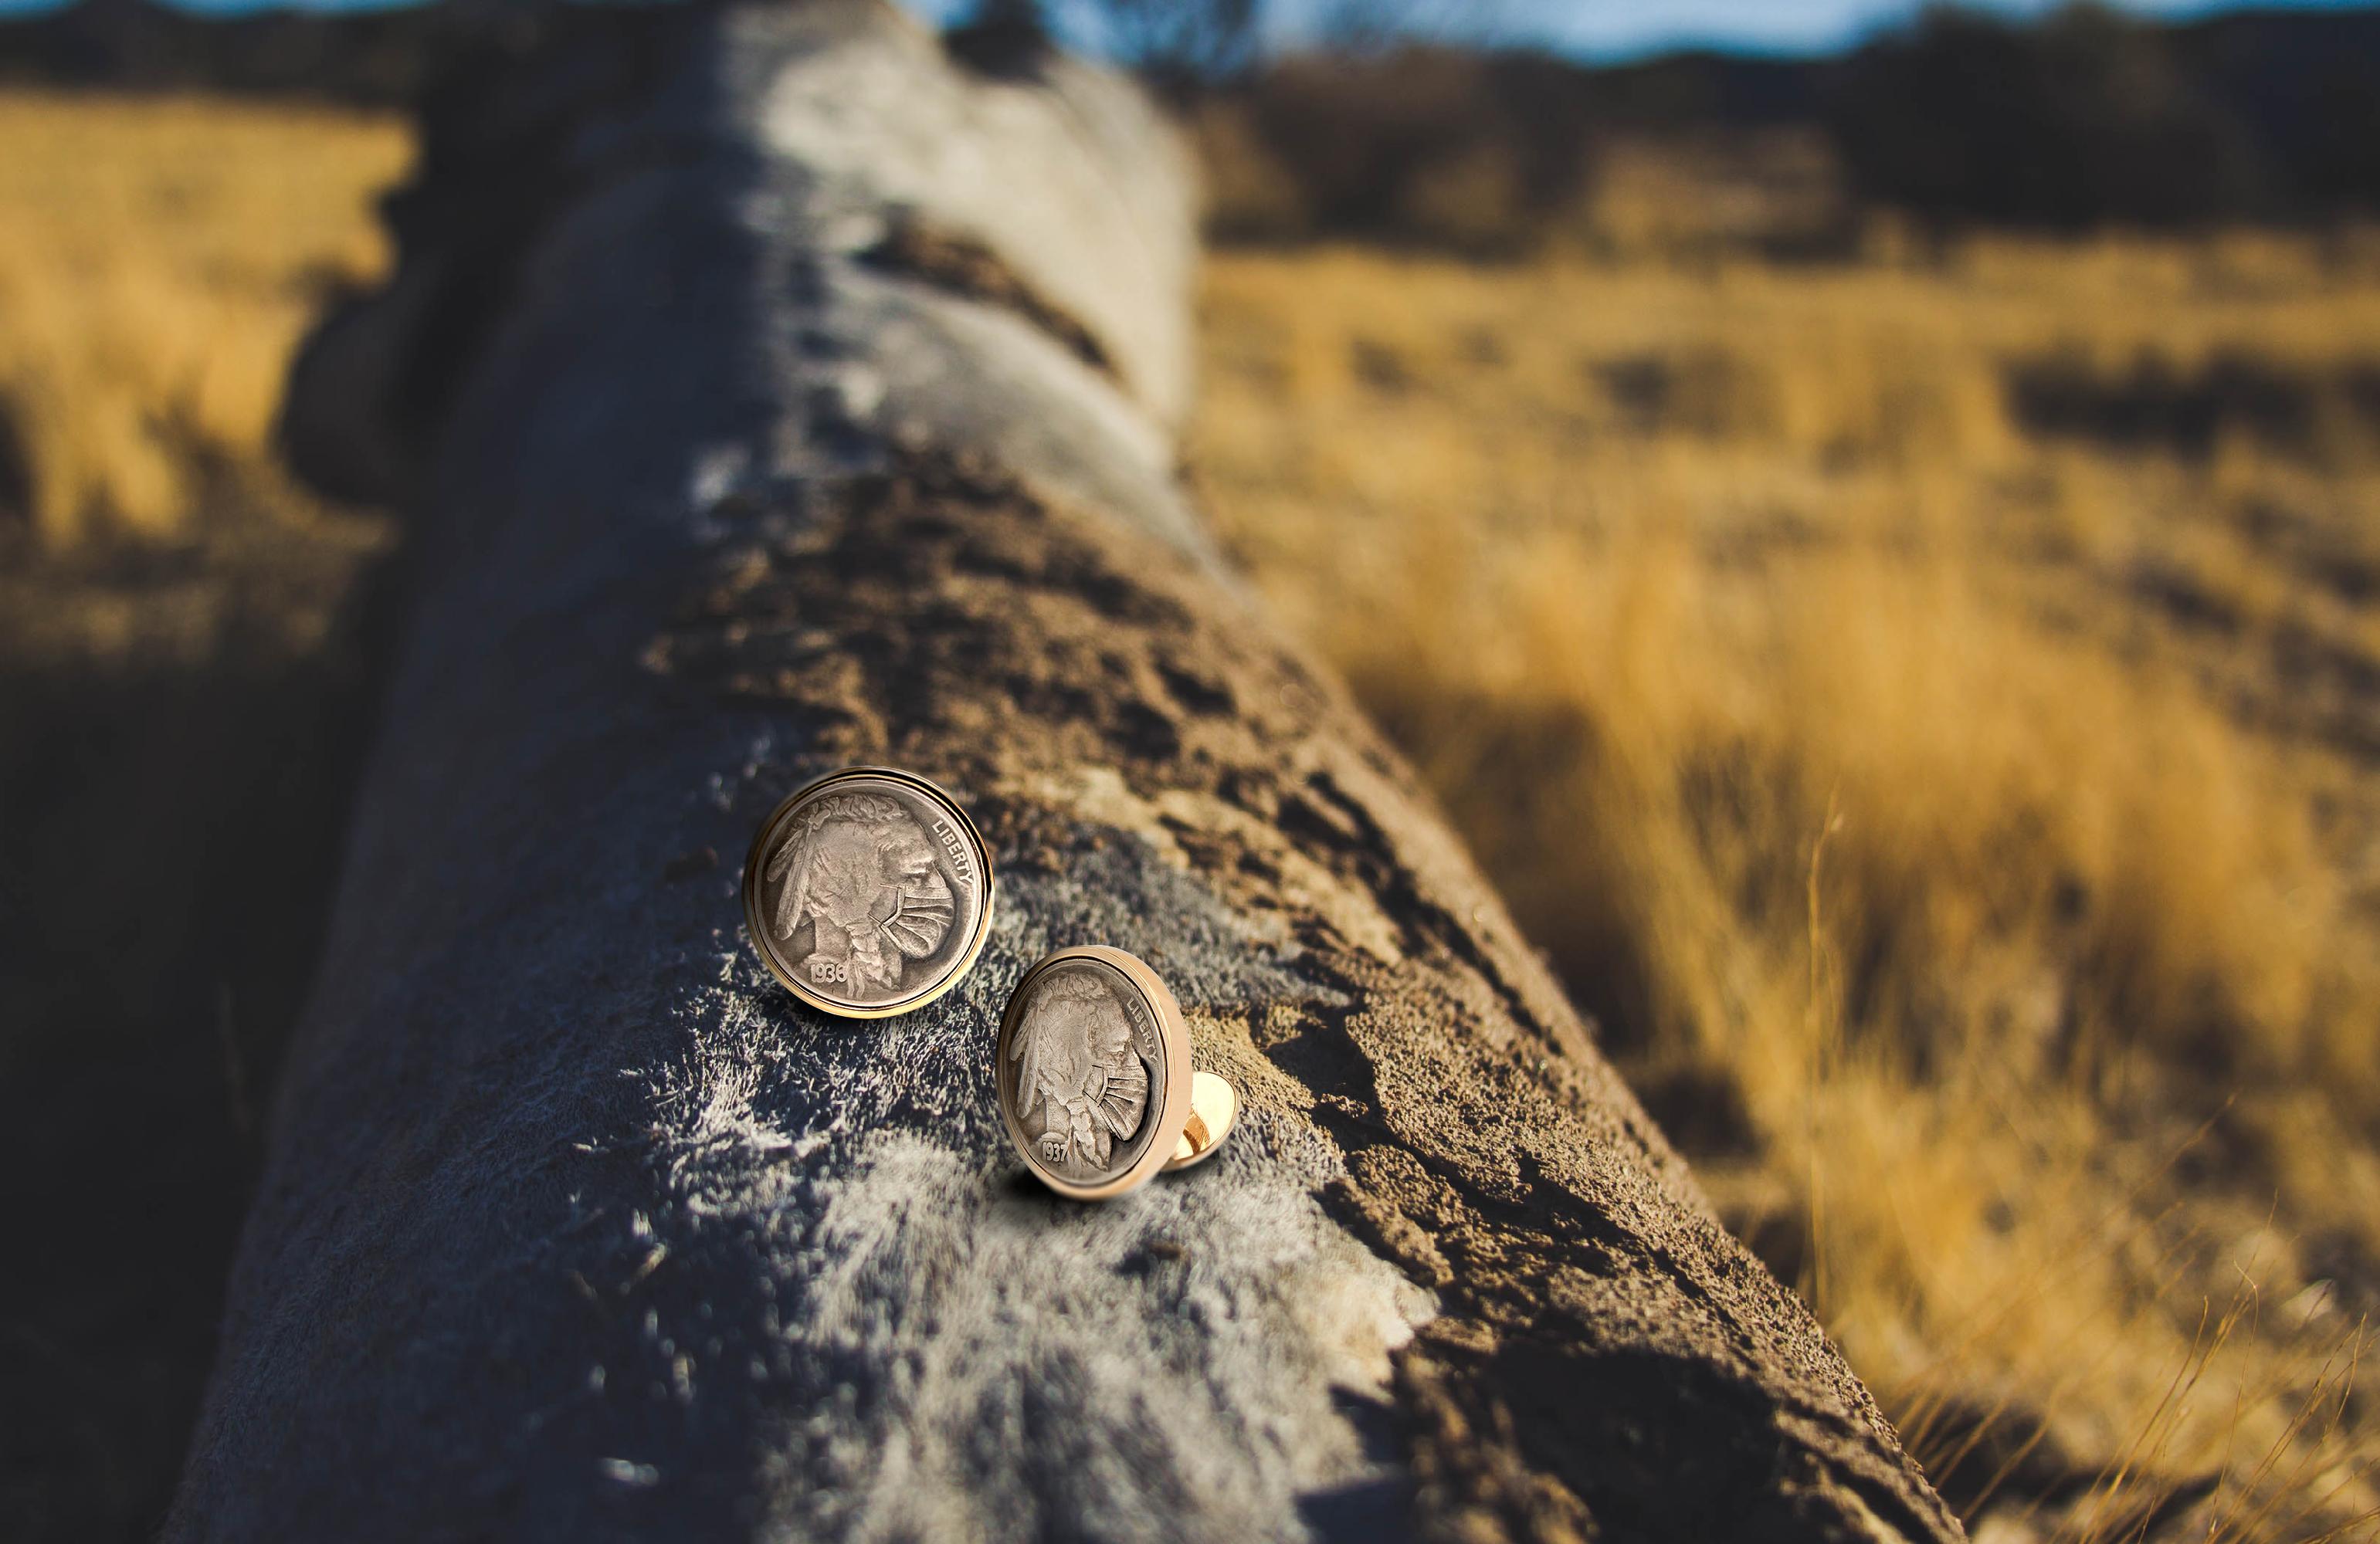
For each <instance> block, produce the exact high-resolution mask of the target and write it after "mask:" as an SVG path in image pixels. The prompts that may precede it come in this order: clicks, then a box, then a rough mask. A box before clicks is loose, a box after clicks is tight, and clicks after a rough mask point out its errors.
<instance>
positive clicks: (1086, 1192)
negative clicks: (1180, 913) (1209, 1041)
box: [992, 944, 1190, 1200]
mask: <svg viewBox="0 0 2380 1544" xmlns="http://www.w3.org/2000/svg"><path fill="white" fill-rule="evenodd" d="M1084 960H1089V961H1091V962H1093V963H1095V964H1099V965H1104V966H1106V967H1107V968H1108V969H1109V970H1111V971H1114V972H1115V973H1116V974H1117V975H1119V976H1121V977H1122V978H1123V982H1124V984H1125V985H1127V986H1128V987H1130V988H1131V989H1132V990H1134V991H1135V992H1137V993H1139V994H1140V998H1141V1001H1143V1002H1144V1003H1147V1005H1148V1010H1149V1017H1150V1018H1151V1019H1154V1020H1155V1021H1156V1023H1157V1033H1158V1038H1159V1040H1160V1043H1162V1044H1163V1046H1164V1048H1165V1088H1164V1092H1163V1096H1162V1097H1161V1098H1160V1101H1159V1102H1158V1105H1157V1109H1156V1111H1155V1112H1154V1118H1155V1119H1156V1121H1157V1128H1156V1129H1155V1130H1154V1131H1152V1132H1151V1133H1150V1134H1149V1140H1148V1145H1147V1147H1146V1148H1143V1149H1142V1150H1141V1154H1140V1157H1139V1158H1138V1159H1136V1160H1135V1161H1134V1164H1133V1165H1132V1167H1130V1168H1128V1169H1126V1170H1125V1171H1124V1172H1123V1173H1122V1174H1120V1175H1118V1176H1115V1177H1114V1178H1112V1179H1107V1180H1102V1181H1100V1182H1099V1184H1097V1185H1080V1184H1076V1183H1075V1181H1073V1180H1070V1179H1066V1178H1063V1177H1062V1176H1058V1175H1054V1174H1051V1173H1050V1171H1049V1169H1047V1168H1046V1167H1044V1166H1043V1165H1042V1163H1041V1160H1040V1159H1039V1158H1038V1157H1036V1156H1035V1155H1034V1152H1033V1144H1032V1143H1031V1142H1030V1141H1029V1140H1026V1135H1025V1128H1024V1127H1022V1126H1020V1125H1018V1124H1017V1120H1016V1097H1015V1094H1016V1088H1015V1084H1016V1074H1015V1072H1014V1069H1012V1068H1010V1067H1009V1065H1008V1061H1009V1057H1008V1047H1009V1044H1010V1043H1011V1042H1012V1041H1013V1040H1014V1038H1015V1034H1016V1030H1017V1025H1018V1023H1019V1021H1020V1020H1021V1019H1023V1017H1024V1013H1025V1005H1026V999H1027V997H1028V996H1029V995H1030V993H1029V990H1028V989H1029V988H1030V987H1031V986H1032V984H1033V983H1034V982H1035V981H1036V980H1038V979H1039V978H1040V977H1041V976H1042V975H1044V974H1045V973H1047V972H1048V971H1052V970H1055V969H1057V968H1058V967H1060V966H1062V965H1071V964H1075V963H1079V962H1081V961H1084ZM992 1092H993V1097H994V1098H996V1099H997V1100H999V1102H1000V1118H1001V1120H1002V1122H1003V1123H1004V1124H1005V1125H1006V1126H1007V1128H1008V1140H1010V1141H1011V1142H1014V1144H1015V1146H1016V1151H1017V1152H1019V1153H1022V1154H1023V1155H1024V1158H1025V1163H1026V1167H1028V1168H1030V1169H1031V1170H1032V1171H1033V1177H1034V1178H1036V1179H1038V1180H1039V1181H1041V1183H1042V1184H1044V1185H1046V1186H1048V1187H1049V1188H1050V1189H1052V1190H1054V1191H1056V1192H1057V1193H1058V1194H1060V1195H1062V1196H1064V1197H1066V1198H1067V1199H1068V1200H1107V1199H1108V1198H1109V1197H1111V1196H1120V1195H1122V1194H1123V1193H1124V1192H1125V1191H1126V1190H1133V1189H1137V1188H1140V1187H1141V1186H1142V1185H1145V1184H1147V1182H1148V1180H1149V1179H1150V1178H1151V1177H1152V1176H1155V1175H1156V1174H1157V1173H1158V1171H1160V1169H1163V1168H1165V1167H1166V1166H1167V1165H1168V1164H1171V1163H1172V1159H1173V1150H1174V1148H1175V1147H1177V1146H1178V1145H1180V1143H1181V1140H1182V1128H1183V1125H1184V1123H1185V1122H1187V1121H1188V1120H1189V1118H1190V1031H1189V1029H1188V1027H1187V1026H1186V1025H1185V1024H1184V1022H1183V1019H1182V1005H1181V1004H1180V1003H1178V1002H1176V1001H1174V999H1173V994H1172V992H1171V991H1170V990H1168V989H1167V987H1166V984H1165V983H1164V982H1163V981H1162V980H1160V978H1159V976H1158V974H1157V972H1156V971H1152V970H1150V969H1149V968H1148V967H1147V965H1146V964H1144V963H1143V962H1142V961H1141V960H1140V959H1137V958H1136V957H1135V956H1133V955H1129V954H1126V953H1125V952H1124V951H1123V950H1122V949H1119V948H1111V947H1109V946H1107V945H1105V944H1085V945H1081V946H1079V947H1075V948H1069V949H1060V950H1058V951H1057V952H1056V953H1055V954H1048V955H1044V956H1042V957H1041V958H1040V959H1038V960H1036V961H1035V962H1034V964H1033V968H1032V969H1031V970H1029V971H1026V972H1025V974H1024V976H1023V978H1022V979H1020V980H1019V981H1018V982H1017V983H1016V990H1015V991H1014V992H1012V993H1010V994H1009V995H1008V1007H1007V1008H1006V1010H1005V1011H1003V1012H1002V1014H1001V1016H1000V1036H999V1038H998V1039H997V1040H995V1041H994V1042H993V1043H992Z"/></svg>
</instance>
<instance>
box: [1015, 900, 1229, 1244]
mask: <svg viewBox="0 0 2380 1544" xmlns="http://www.w3.org/2000/svg"><path fill="white" fill-rule="evenodd" d="M995 1060H996V1065H997V1070H996V1072H995V1074H994V1078H995V1081H996V1083H997V1086H998V1090H999V1098H1000V1109H1001V1114H1002V1116H1003V1117H1005V1119H1006V1121H1007V1125H1008V1134H1009V1136H1010V1138H1011V1139H1012V1140H1014V1142H1015V1143H1016V1147H1017V1151H1018V1152H1021V1153H1023V1154H1024V1155H1025V1161H1026V1164H1029V1165H1030V1166H1031V1168H1032V1170H1033V1172H1034V1174H1035V1175H1036V1176H1038V1177H1039V1178H1040V1179H1041V1181H1042V1182H1043V1183H1044V1184H1046V1185H1048V1186H1049V1187H1050V1188H1051V1189H1053V1190H1055V1191H1057V1192H1058V1193H1059V1194H1060V1195H1062V1196H1070V1197H1073V1198H1074V1199H1075V1200H1104V1199H1105V1198H1107V1197H1110V1196H1115V1195H1121V1194H1123V1192H1124V1191H1126V1190H1129V1189H1132V1188H1134V1187H1135V1186H1137V1185H1139V1184H1141V1183H1142V1182H1143V1181H1145V1180H1147V1178H1148V1177H1149V1176H1151V1175H1154V1174H1156V1173H1157V1172H1158V1170H1160V1169H1161V1168H1164V1167H1166V1166H1167V1165H1168V1164H1170V1163H1171V1162H1172V1160H1173V1159H1174V1157H1175V1148H1176V1146H1177V1144H1178V1143H1179V1142H1180V1141H1181V1140H1182V1137H1183V1127H1184V1123H1185V1122H1186V1121H1187V1120H1188V1119H1189V1118H1190V1113H1191V1103H1190V1092H1191V1068H1190V1036H1189V1031H1187V1030H1186V1029H1185V1028H1184V1025H1183V1021H1182V1009H1181V1007H1180V1005H1179V1004H1177V1003H1176V1002H1175V1001H1174V1000H1173V994H1172V992H1170V991H1168V990H1167V989H1166V986H1165V983H1163V982H1162V981H1160V979H1159V978H1158V975H1157V973H1156V972H1155V971H1151V970H1150V969H1149V968H1148V967H1147V965H1146V964H1144V963H1142V962H1141V961H1140V960H1139V959H1135V958H1134V957H1133V956H1131V955H1129V954H1126V953H1125V952H1123V950H1122V949H1115V948H1109V947H1105V946H1091V947H1084V948H1072V949H1061V950H1059V951H1058V952H1057V953H1055V954H1053V955H1050V956H1049V957H1047V958H1046V959H1042V960H1041V961H1040V962H1039V963H1038V964H1036V965H1035V966H1034V967H1033V968H1032V969H1031V970H1029V971H1026V972H1025V978H1024V980H1022V981H1020V982H1018V983H1017V985H1016V991H1015V993H1014V995H1012V996H1011V997H1010V998H1009V1000H1008V1010H1007V1012H1006V1013H1005V1014H1003V1015H1002V1018H1001V1023H1000V1038H999V1040H998V1042H997V1046H996V1053H995Z"/></svg>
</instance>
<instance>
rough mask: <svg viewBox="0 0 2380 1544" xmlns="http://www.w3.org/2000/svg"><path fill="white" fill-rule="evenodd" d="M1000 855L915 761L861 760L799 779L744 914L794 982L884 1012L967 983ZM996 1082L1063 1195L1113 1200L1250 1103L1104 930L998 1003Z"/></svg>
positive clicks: (826, 1007)
mask: <svg viewBox="0 0 2380 1544" xmlns="http://www.w3.org/2000/svg"><path fill="white" fill-rule="evenodd" d="M992 893H993V883H992V872H991V852H990V849H989V848H988V847H986V846H985V845H984V840H983V837H982V834H981V833H979V832H978V831H977V829H976V828H975V823H974V822H973V821H971V820H969V819H968V818H967V816H966V813H965V811H964V810H962V809H960V808H959V806H958V803H957V802H956V801H954V800H953V799H952V798H951V796H950V795H949V794H947V793H945V792H943V791H942V790H941V789H939V788H937V787H935V786H934V785H933V784H932V783H930V782H929V781H927V780H926V779H925V778H920V777H918V776H917V775H916V774H915V773H910V772H901V771H896V770H894V769H892V768H890V767H882V766H851V767H845V768H844V769H843V770H842V771H840V772H833V773H830V774H828V775H827V776H825V777H823V778H819V779H817V780H816V781H814V782H811V783H808V784H807V785H805V786H804V787H802V788H800V789H798V790H795V792H794V793H793V794H792V796H790V797H789V798H787V799H786V800H785V801H784V802H783V803H781V804H779V805H778V806H777V807H776V809H775V810H774V811H772V812H771V814H770V815H769V817H768V818H767V819H766V820H764V821H762V822H761V823H760V829H759V833H758V834H757V835H756V836H755V837H754V838H753V839H752V849H751V852H750V854H749V855H748V856H747V858H746V859H745V862H744V920H745V923H746V925H747V929H748V931H749V934H750V936H751V940H752V944H753V947H755V948H756V949H758V950H759V955H760V958H761V959H762V960H763V961H764V962H765V963H766V964H767V965H768V967H769V971H770V973H771V974H772V975H774V976H775V977H776V978H777V980H778V981H779V982H781V983H783V985H784V987H785V989H786V990H787V991H789V992H791V993H793V994H794V995H795V996H796V997H799V998H800V999H801V1000H802V1001H804V1002H806V1003H808V1004H809V1005H810V1006H811V1007H816V1008H820V1009H821V1010H823V1011H825V1012H828V1013H832V1014H837V1015H841V1016H843V1017H845V1018H856V1019H883V1018H889V1017H891V1016H892V1015H894V1014H900V1013H906V1012H909V1011H910V1010H912V1009H914V1008H918V1007H924V1006H925V1005H926V1004H928V1003H929V1002H932V1001H933V1000H934V999H935V998H937V997H939V996H941V995H942V994H943V993H945V992H947V991H949V990H950V989H951V988H952V987H953V986H955V985H957V984H958V983H959V981H960V979H961V978H962V977H964V976H965V974H966V972H967V971H968V970H969V969H971V968H972V967H973V966H974V964H975V961H976V957H977V955H978V954H980V953H981V952H982V950H983V942H984V939H985V937H986V936H987V935H989V934H990V931H991V910H992ZM993 1066H994V1075H993V1084H994V1087H995V1090H996V1092H997V1095H998V1098H999V1101H1000V1110H1001V1114H1002V1116H1003V1117H1004V1119H1005V1121H1006V1124H1007V1128H1008V1135H1009V1139H1010V1140H1012V1141H1014V1143H1015V1144H1016V1149H1017V1151H1018V1152H1020V1153H1021V1154H1023V1156H1024V1158H1025V1162H1026V1166H1027V1167H1029V1168H1030V1169H1031V1170H1032V1171H1033V1173H1034V1175H1035V1176H1037V1177H1038V1178H1039V1179H1040V1180H1041V1181H1042V1183H1043V1184H1045V1185H1047V1186H1049V1187H1050V1188H1051V1189H1052V1190H1055V1191H1057V1192H1058V1193H1059V1194H1060V1195H1062V1196H1068V1197H1071V1198H1073V1199H1075V1200H1106V1199H1108V1198H1109V1197H1111V1196H1119V1195H1122V1194H1123V1193H1124V1192H1125V1191H1127V1190H1130V1189H1133V1188H1136V1187H1138V1186H1140V1185H1142V1184H1145V1183H1146V1182H1147V1180H1148V1179H1149V1178H1151V1177H1152V1176H1155V1175H1157V1174H1158V1173H1160V1171H1167V1170H1172V1169H1181V1168H1187V1167H1188V1166H1190V1165H1191V1164H1196V1163H1198V1162H1199V1161H1201V1160H1202V1159H1205V1158H1207V1157H1208V1156H1210V1155H1211V1154H1212V1153H1213V1152H1215V1149H1216V1148H1217V1147H1218V1146H1219V1145H1220V1143H1221V1142H1222V1140H1223V1138H1224V1136H1225V1135H1226V1134H1227V1133H1228V1132H1229V1131H1230V1130H1231V1128H1232V1123H1233V1120H1234V1118H1236V1116H1238V1114H1239V1104H1240V1100H1239V1092H1238V1091H1237V1090H1236V1089H1234V1088H1233V1086H1232V1085H1231V1083H1230V1082H1228V1081H1227V1080H1224V1079H1222V1078H1220V1077H1217V1076H1216V1075H1215V1074H1213V1073H1211V1072H1200V1071H1197V1070H1196V1069H1194V1068H1192V1066H1191V1051H1190V1031H1189V1030H1188V1029H1187V1027H1186V1026H1185V1025H1184V1021H1183V1018H1182V1007H1181V1005H1180V1004H1179V1003H1177V1002H1176V1001H1174V998H1173V994H1172V992H1171V991H1170V990H1168V989H1167V987H1166V984H1165V983H1164V981H1163V980H1162V979H1160V977H1159V975H1158V974H1157V972H1156V971H1153V970H1151V969H1149V967H1148V965H1147V962H1145V961H1143V960H1141V959H1137V958H1135V956H1133V955H1130V954H1127V953H1125V952H1124V951H1123V950H1122V949H1119V948H1112V947H1108V946H1106V945H1103V944H1098V945H1088V946H1085V947H1075V948H1065V949H1060V950H1058V951H1057V952H1056V953H1054V954H1050V955H1048V956H1046V957H1044V958H1043V959H1040V960H1038V961H1037V962H1035V963H1034V965H1033V966H1032V967H1031V968H1030V969H1028V970H1027V971H1026V972H1025V974H1024V976H1023V977H1022V978H1021V979H1020V980H1019V981H1018V982H1017V983H1016V989H1015V990H1014V992H1012V993H1011V994H1010V995H1009V998H1008V1006H1007V1008H1006V1010H1005V1011H1004V1012H1002V1015H1001V1021H1000V1036H999V1039H998V1041H997V1042H996V1043H995V1047H994V1053H993Z"/></svg>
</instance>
